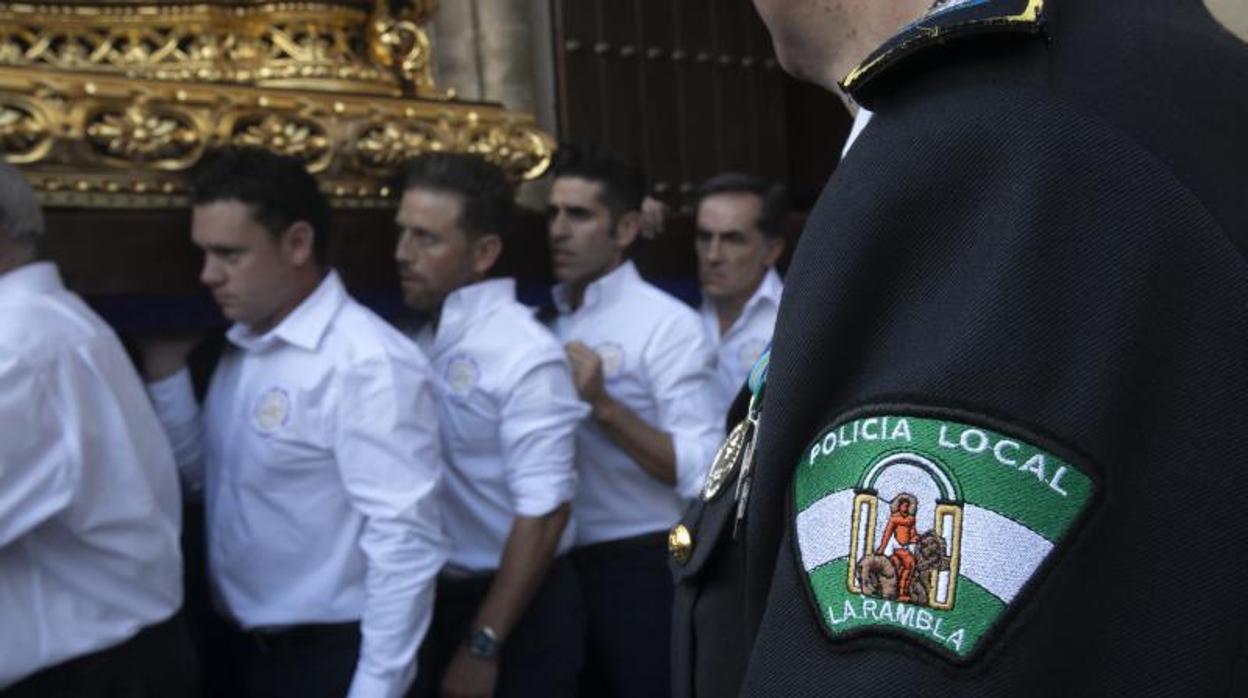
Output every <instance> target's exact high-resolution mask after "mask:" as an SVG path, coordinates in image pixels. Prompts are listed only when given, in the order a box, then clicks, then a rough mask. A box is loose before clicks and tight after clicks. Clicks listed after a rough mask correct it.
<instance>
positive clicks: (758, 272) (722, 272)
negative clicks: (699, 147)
mask: <svg viewBox="0 0 1248 698" xmlns="http://www.w3.org/2000/svg"><path fill="white" fill-rule="evenodd" d="M787 213H788V205H787V201H786V196H785V193H784V190H783V189H781V188H780V187H774V186H771V185H769V184H767V183H766V182H764V181H762V180H759V179H757V178H754V177H751V176H749V175H743V174H736V173H726V174H721V175H717V176H715V177H712V178H711V179H709V180H707V181H706V182H705V183H703V185H702V187H701V189H700V190H699V192H698V214H697V232H696V236H695V243H694V249H695V251H696V252H697V256H698V281H699V282H700V283H701V285H702V323H703V325H704V326H705V327H706V332H707V335H709V336H710V337H713V338H715V339H716V340H717V343H716V349H715V358H716V361H715V378H716V388H717V398H718V403H717V404H716V414H718V415H719V416H720V417H721V418H722V417H724V416H725V415H727V413H728V408H729V407H730V406H731V405H732V401H733V399H734V398H736V396H737V393H739V392H741V387H742V386H743V385H744V384H745V379H746V377H747V376H748V375H749V373H750V369H751V368H752V367H753V366H754V362H755V361H757V360H758V357H759V356H761V355H762V353H763V350H764V349H766V348H767V345H768V344H769V343H770V342H771V332H772V330H773V329H774V328H775V325H776V313H777V311H778V310H779V308H780V292H781V291H782V290H783V285H782V284H781V282H780V275H779V274H777V273H776V270H775V264H776V260H778V259H780V255H781V253H783V252H784V229H783V225H784V218H785V215H786V214H787Z"/></svg>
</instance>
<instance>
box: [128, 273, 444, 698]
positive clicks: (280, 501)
mask: <svg viewBox="0 0 1248 698" xmlns="http://www.w3.org/2000/svg"><path fill="white" fill-rule="evenodd" d="M227 337H228V338H229V340H230V342H231V343H232V344H233V345H234V346H232V347H229V348H227V351H226V353H225V354H224V356H222V358H221V361H220V363H219V364H218V365H217V369H216V371H215V373H214V374H213V376H212V384H211V387H210V388H209V391H208V396H207V399H206V400H205V402H204V407H203V412H202V420H201V418H200V410H199V408H198V406H197V405H196V404H195V399H194V397H193V395H192V394H191V385H190V379H189V377H188V374H187V373H186V371H183V372H181V373H178V374H175V375H174V376H172V377H171V378H168V379H166V380H164V381H161V382H159V383H155V384H153V385H151V386H149V392H150V393H151V395H152V399H153V401H154V402H155V404H156V407H157V412H158V413H159V414H160V417H161V420H162V421H163V422H164V424H165V429H166V431H168V433H169V435H170V440H171V441H172V443H173V447H174V452H175V454H176V455H177V459H178V465H179V466H180V467H181V468H182V472H183V475H184V477H185V479H186V481H187V484H188V487H189V488H190V489H191V490H193V491H200V490H201V489H202V491H203V496H204V510H205V517H206V520H207V531H208V532H207V537H208V559H209V569H210V570H211V573H212V582H213V590H214V593H215V595H216V597H217V601H218V603H219V604H220V605H221V606H223V610H224V611H226V612H227V613H228V614H229V615H230V616H232V617H233V618H234V620H235V621H237V623H238V624H239V625H240V626H242V627H243V628H246V629H252V628H271V627H276V628H280V627H283V626H291V625H299V624H305V623H334V622H346V621H352V620H359V621H360V630H361V633H362V635H363V644H362V646H361V649H360V659H359V663H358V664H357V666H356V672H355V676H354V679H353V681H352V685H351V693H350V695H351V696H386V697H389V696H401V695H402V694H403V692H404V691H405V690H406V689H407V687H408V685H409V684H410V683H411V681H412V679H413V677H414V676H415V654H416V648H417V647H418V646H419V644H420V641H421V638H422V637H423V636H424V633H425V630H426V628H427V627H428V624H429V619H430V613H431V604H432V597H433V587H432V583H433V579H434V577H435V576H436V574H437V571H438V569H439V568H440V567H441V566H442V563H443V562H444V560H445V557H446V545H445V538H444V536H443V535H442V533H441V526H440V520H439V515H438V509H437V501H436V490H437V487H438V480H439V478H440V476H441V470H442V457H441V453H440V448H439V444H438V436H437V421H436V420H437V417H436V410H435V407H434V401H433V392H432V390H431V388H430V385H429V366H428V363H427V362H426V361H425V358H424V356H423V355H422V354H421V353H420V349H419V348H417V347H416V345H415V344H414V343H412V342H411V341H410V340H409V339H407V338H406V337H404V336H403V335H402V334H401V333H399V332H398V331H397V330H395V329H393V328H392V327H390V326H389V325H388V324H386V322H385V321H384V320H382V319H381V318H379V317H377V316H376V315H374V314H373V313H372V312H371V311H369V310H367V309H366V308H364V307H363V306H361V305H360V304H359V303H357V302H355V301H354V300H353V299H351V298H350V296H348V295H347V292H346V289H345V288H344V287H343V286H342V282H341V281H339V279H338V276H337V274H335V273H333V272H331V273H330V274H328V275H327V276H326V277H325V279H324V280H323V281H322V282H321V284H320V286H318V287H317V289H316V290H315V291H314V292H313V293H312V295H310V296H308V297H307V298H306V299H304V301H303V302H302V303H301V304H300V305H299V306H298V307H297V308H296V309H295V310H294V311H293V312H291V313H290V315H288V316H287V317H286V318H285V319H283V320H282V321H281V322H280V323H279V324H278V325H277V327H275V328H273V329H272V330H270V331H269V332H267V333H265V334H263V335H259V336H257V335H255V334H253V333H251V332H250V331H249V330H248V329H247V328H245V327H244V326H242V325H235V326H233V327H231V328H230V330H229V333H228V335H227Z"/></svg>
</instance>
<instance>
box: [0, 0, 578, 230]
mask: <svg viewBox="0 0 1248 698" xmlns="http://www.w3.org/2000/svg"><path fill="white" fill-rule="evenodd" d="M435 8H436V3H435V2H434V1H433V0H407V1H405V2H393V1H391V0H338V1H336V2H333V1H328V0H327V1H323V2H311V1H309V2H251V3H246V2H235V3H217V2H204V1H202V0H201V2H170V1H168V0H166V1H164V2H160V1H159V0H150V1H149V2H142V1H140V0H129V1H124V2H123V1H120V0H118V1H116V2H107V3H89V4H88V3H72V2H59V3H29V2H27V3H6V2H0V153H3V155H4V157H5V158H6V159H7V160H8V161H10V162H14V163H18V164H20V165H22V166H23V169H24V171H25V172H26V173H27V175H28V176H29V177H30V178H31V180H32V182H33V183H34V184H35V186H36V188H38V189H40V190H41V191H42V192H43V193H44V194H45V200H47V201H48V202H49V203H53V204H59V205H76V206H92V207H99V206H168V205H180V204H181V203H184V199H185V194H186V191H185V187H186V176H185V172H186V170H188V169H190V168H191V167H193V166H194V165H195V164H197V163H198V162H199V161H200V159H201V158H202V156H203V154H204V153H205V152H207V151H208V150H209V149H211V148H214V147H219V146H224V145H231V144H235V145H251V146H258V147H264V148H268V149H271V150H274V151H276V152H280V153H283V154H288V155H293V156H296V157H299V158H301V159H302V160H303V161H304V162H305V163H307V166H308V169H309V170H310V171H311V172H313V173H314V174H316V175H317V176H318V178H319V179H320V180H321V182H322V185H323V186H324V187H325V188H326V190H327V191H328V192H329V193H330V194H331V195H332V196H333V197H334V198H335V199H336V200H337V202H338V203H339V204H340V205H346V206H375V205H386V203H387V197H388V196H389V194H390V192H389V191H388V190H387V188H386V185H385V183H386V182H387V181H389V179H390V177H391V176H392V175H393V174H394V173H395V171H396V169H397V168H398V167H399V166H400V165H401V164H402V163H403V162H404V161H405V160H407V159H409V158H411V157H413V156H415V155H418V154H419V153H422V152H427V151H436V150H453V151H466V152H476V153H480V154H481V155H483V156H485V157H487V158H489V159H491V160H493V161H495V162H497V163H499V164H500V165H501V166H503V167H504V168H505V169H506V170H507V171H508V172H509V173H510V174H512V175H513V176H514V177H516V178H517V179H521V178H524V179H528V178H535V177H538V176H540V175H541V174H542V173H543V172H544V171H545V169H546V168H547V167H548V165H549V162H550V158H551V153H552V151H553V147H554V145H553V141H552V139H551V138H550V136H549V135H547V134H546V133H544V132H542V131H541V130H540V129H539V128H538V127H537V126H536V125H535V124H534V123H533V119H532V117H531V116H529V115H527V114H521V113H516V112H509V111H507V110H505V109H502V108H501V107H498V106H494V105H484V104H465V103H460V102H457V101H455V100H454V99H453V95H450V94H446V93H442V92H440V91H439V90H438V89H437V87H436V85H435V84H434V81H433V77H432V70H431V64H430V59H431V55H432V52H431V47H430V44H429V39H428V36H427V35H426V34H425V32H424V31H423V29H422V28H421V23H422V22H423V21H425V20H427V19H428V18H429V16H430V15H431V14H432V13H433V11H434V10H435Z"/></svg>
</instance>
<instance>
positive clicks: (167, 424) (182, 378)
mask: <svg viewBox="0 0 1248 698" xmlns="http://www.w3.org/2000/svg"><path fill="white" fill-rule="evenodd" d="M147 395H148V397H149V398H151V401H152V407H153V408H154V409H155V411H156V417H157V419H159V420H160V426H161V427H162V428H163V429H164V430H165V436H166V437H167V438H168V439H169V445H170V446H171V447H173V458H174V461H175V462H177V464H178V472H180V473H181V474H182V484H183V489H184V491H185V492H186V494H187V495H188V496H191V497H194V498H200V497H202V496H203V491H204V426H203V421H202V420H201V419H200V408H199V402H198V401H197V400H196V399H195V389H194V387H193V386H192V385H191V372H190V371H189V370H187V369H185V368H184V369H182V370H181V371H178V372H177V373H175V374H173V375H172V376H169V377H168V378H164V379H162V380H158V381H155V382H152V383H148V384H147Z"/></svg>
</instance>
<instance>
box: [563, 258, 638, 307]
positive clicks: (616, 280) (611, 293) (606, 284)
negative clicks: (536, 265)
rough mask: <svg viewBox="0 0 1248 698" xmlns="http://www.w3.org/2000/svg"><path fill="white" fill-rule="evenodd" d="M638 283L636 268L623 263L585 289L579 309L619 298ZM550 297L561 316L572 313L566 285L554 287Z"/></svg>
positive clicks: (630, 263) (626, 262)
mask: <svg viewBox="0 0 1248 698" xmlns="http://www.w3.org/2000/svg"><path fill="white" fill-rule="evenodd" d="M638 283H641V274H638V273H637V267H636V266H635V265H634V264H633V263H632V262H631V261H625V262H624V263H623V264H621V265H620V266H618V267H616V268H615V269H612V270H611V271H610V272H608V273H606V274H604V275H603V276H602V277H600V278H598V279H595V280H594V281H592V282H590V284H589V285H588V286H586V287H585V295H584V297H583V298H582V299H581V308H582V309H584V308H592V307H594V306H596V305H599V304H601V303H606V302H609V301H611V300H614V299H616V298H621V297H623V296H624V295H625V291H626V290H627V289H628V287H629V286H633V285H636V284H638ZM551 296H552V297H553V298H554V301H555V307H556V308H558V309H559V312H560V313H561V314H563V315H568V314H570V313H572V312H574V309H573V308H572V301H571V293H570V291H569V289H568V285H567V284H566V283H563V284H558V285H557V286H555V288H554V289H553V290H552V291H551Z"/></svg>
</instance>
